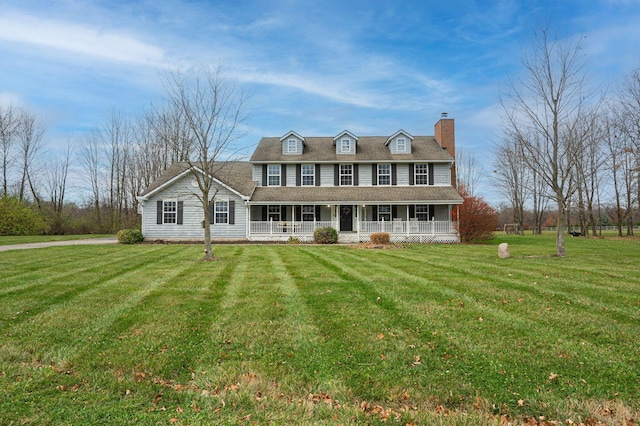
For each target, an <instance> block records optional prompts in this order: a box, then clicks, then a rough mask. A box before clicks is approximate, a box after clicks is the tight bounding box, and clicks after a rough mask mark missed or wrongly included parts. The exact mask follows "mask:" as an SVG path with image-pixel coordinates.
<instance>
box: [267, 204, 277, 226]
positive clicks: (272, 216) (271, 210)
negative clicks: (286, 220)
mask: <svg viewBox="0 0 640 426" xmlns="http://www.w3.org/2000/svg"><path fill="white" fill-rule="evenodd" d="M267 212H268V216H267V218H268V219H269V220H273V221H274V222H280V206H269V207H268V210H267Z"/></svg>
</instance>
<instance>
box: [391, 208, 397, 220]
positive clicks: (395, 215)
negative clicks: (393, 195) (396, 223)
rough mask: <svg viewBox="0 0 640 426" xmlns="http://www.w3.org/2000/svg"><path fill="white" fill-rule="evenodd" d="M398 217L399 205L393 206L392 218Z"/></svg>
mask: <svg viewBox="0 0 640 426" xmlns="http://www.w3.org/2000/svg"><path fill="white" fill-rule="evenodd" d="M396 217H398V206H395V205H394V206H391V219H395V218H396Z"/></svg>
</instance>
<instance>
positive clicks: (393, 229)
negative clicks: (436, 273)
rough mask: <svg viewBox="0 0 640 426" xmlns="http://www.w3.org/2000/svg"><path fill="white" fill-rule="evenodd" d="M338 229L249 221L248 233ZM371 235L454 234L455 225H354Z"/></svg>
mask: <svg viewBox="0 0 640 426" xmlns="http://www.w3.org/2000/svg"><path fill="white" fill-rule="evenodd" d="M328 226H330V227H333V228H336V229H337V228H338V224H337V223H336V222H334V221H314V222H303V221H273V220H271V221H251V223H250V226H249V231H250V233H251V234H252V235H256V234H262V235H283V234H284V235H297V234H302V235H304V234H313V231H315V230H316V229H317V228H325V227H328ZM356 230H358V231H359V232H361V233H366V234H371V233H373V232H388V233H390V234H432V235H434V234H453V233H456V230H455V224H454V223H453V222H449V221H440V220H431V221H412V220H410V221H406V220H393V221H362V222H360V223H359V224H357V225H356V227H355V228H354V231H356Z"/></svg>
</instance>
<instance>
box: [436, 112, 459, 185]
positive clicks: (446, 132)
mask: <svg viewBox="0 0 640 426" xmlns="http://www.w3.org/2000/svg"><path fill="white" fill-rule="evenodd" d="M448 115H449V114H447V113H446V112H443V113H442V114H441V115H440V120H439V121H438V122H437V123H436V125H435V126H434V130H435V138H436V141H437V142H438V144H440V146H441V147H442V148H443V149H446V150H447V152H448V153H449V154H450V155H451V156H452V157H453V159H454V160H455V158H456V137H455V126H454V121H453V118H448ZM451 185H453V186H454V187H456V165H455V163H454V164H453V165H451Z"/></svg>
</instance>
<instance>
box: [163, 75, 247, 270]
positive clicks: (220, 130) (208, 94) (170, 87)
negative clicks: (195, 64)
mask: <svg viewBox="0 0 640 426" xmlns="http://www.w3.org/2000/svg"><path fill="white" fill-rule="evenodd" d="M164 88H165V92H166V95H167V97H168V101H169V105H170V108H171V111H172V113H173V114H175V115H174V117H179V119H180V123H182V124H183V125H181V126H179V128H180V129H186V130H187V133H186V134H185V135H184V136H183V137H178V138H176V139H174V141H175V142H176V143H180V144H183V143H184V142H185V141H189V150H188V152H190V153H191V155H192V156H191V157H190V158H188V160H187V161H188V163H189V169H190V171H191V174H192V175H193V177H194V180H195V181H196V182H197V187H198V192H197V193H194V195H195V196H196V197H197V198H198V199H199V200H200V203H201V205H202V212H203V217H204V243H205V249H204V259H205V260H213V259H214V257H213V249H212V244H211V226H210V214H211V213H210V203H211V202H212V201H213V198H215V195H216V193H217V191H218V190H219V187H218V186H217V185H216V182H215V179H214V175H215V174H216V172H217V171H219V170H220V168H221V167H222V165H221V162H220V160H228V159H229V158H230V156H232V155H233V154H235V153H236V152H237V150H236V149H235V147H234V142H235V141H237V140H238V139H239V138H240V137H242V136H243V135H244V134H245V132H244V130H243V128H242V124H243V122H244V120H245V107H246V99H245V96H244V94H243V92H242V91H241V90H239V89H238V88H237V87H236V86H235V84H233V83H232V82H230V81H229V80H226V79H225V78H224V76H223V75H222V72H221V70H220V67H218V68H216V69H208V68H206V69H200V70H197V71H195V72H194V73H193V74H192V75H186V74H184V73H182V72H180V71H174V72H171V73H169V74H167V75H166V79H165V87H164ZM175 150H176V151H179V149H175Z"/></svg>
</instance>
